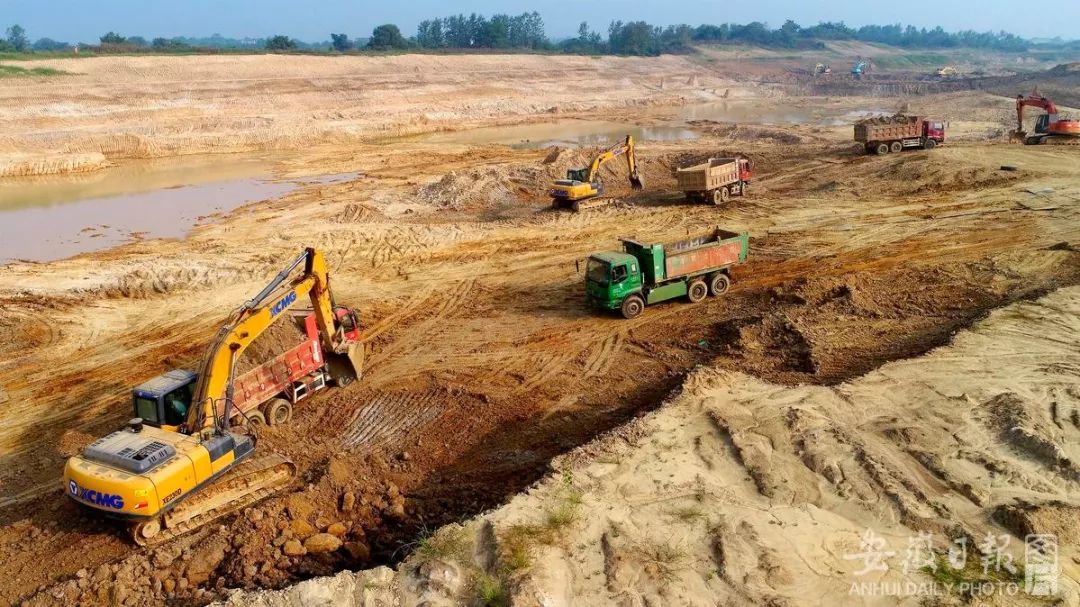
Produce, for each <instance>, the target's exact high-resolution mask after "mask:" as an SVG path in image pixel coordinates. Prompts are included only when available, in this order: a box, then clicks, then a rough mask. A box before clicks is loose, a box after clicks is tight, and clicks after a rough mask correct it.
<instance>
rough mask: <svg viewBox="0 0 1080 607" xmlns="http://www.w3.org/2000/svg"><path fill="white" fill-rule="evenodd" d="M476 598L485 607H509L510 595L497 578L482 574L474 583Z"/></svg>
mask: <svg viewBox="0 0 1080 607" xmlns="http://www.w3.org/2000/svg"><path fill="white" fill-rule="evenodd" d="M473 587H474V589H475V591H476V598H477V599H479V601H480V604H481V605H483V606H484V607H509V606H510V595H509V593H507V591H506V585H505V584H503V581H502V580H501V579H499V578H497V577H495V576H492V575H488V574H486V573H481V574H479V575H477V576H476V580H475V581H474V582H473Z"/></svg>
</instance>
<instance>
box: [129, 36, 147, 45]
mask: <svg viewBox="0 0 1080 607" xmlns="http://www.w3.org/2000/svg"><path fill="white" fill-rule="evenodd" d="M127 43H128V44H130V45H131V46H147V45H148V44H149V43H148V42H146V38H143V37H142V36H128V39H127Z"/></svg>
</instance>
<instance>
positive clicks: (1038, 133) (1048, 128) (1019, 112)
mask: <svg viewBox="0 0 1080 607" xmlns="http://www.w3.org/2000/svg"><path fill="white" fill-rule="evenodd" d="M1026 107H1037V108H1041V109H1043V110H1045V111H1046V113H1045V114H1039V117H1038V118H1037V119H1036V120H1035V131H1034V132H1033V133H1032V134H1030V135H1029V134H1027V133H1025V132H1024V108H1026ZM1015 135H1016V136H1017V137H1018V138H1023V140H1024V143H1025V144H1027V145H1038V144H1040V143H1042V142H1043V141H1044V140H1046V138H1047V137H1080V120H1072V119H1068V118H1061V117H1060V116H1058V109H1057V106H1056V105H1054V102H1053V101H1050V100H1049V99H1047V98H1046V97H1042V96H1040V95H1039V92H1038V91H1037V90H1036V91H1032V93H1031V94H1030V95H1028V96H1027V97H1025V96H1023V95H1017V96H1016V133H1015Z"/></svg>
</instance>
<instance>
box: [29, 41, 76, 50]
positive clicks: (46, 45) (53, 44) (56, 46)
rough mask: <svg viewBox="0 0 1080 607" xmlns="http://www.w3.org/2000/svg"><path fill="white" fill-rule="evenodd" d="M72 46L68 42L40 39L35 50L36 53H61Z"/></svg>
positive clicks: (35, 44) (35, 45)
mask: <svg viewBox="0 0 1080 607" xmlns="http://www.w3.org/2000/svg"><path fill="white" fill-rule="evenodd" d="M70 46H71V45H70V44H68V43H67V42H58V41H56V40H53V39H52V38H39V39H38V40H37V42H35V43H34V47H33V48H34V50H35V51H60V50H64V49H66V48H69V47H70Z"/></svg>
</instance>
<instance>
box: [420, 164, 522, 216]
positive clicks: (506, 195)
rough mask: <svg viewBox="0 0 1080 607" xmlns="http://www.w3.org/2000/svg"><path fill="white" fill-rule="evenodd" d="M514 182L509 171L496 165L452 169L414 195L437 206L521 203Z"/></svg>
mask: <svg viewBox="0 0 1080 607" xmlns="http://www.w3.org/2000/svg"><path fill="white" fill-rule="evenodd" d="M513 183H514V182H513V180H512V179H511V171H509V170H506V169H500V168H496V167H483V168H479V169H469V170H465V171H452V172H450V173H447V174H446V175H443V177H442V179H440V180H438V181H436V182H434V183H429V184H427V185H424V186H421V187H420V188H419V189H418V190H417V192H416V197H417V198H419V199H420V200H421V201H422V202H425V203H427V204H429V205H432V206H434V207H436V208H438V209H449V210H454V211H465V210H478V209H489V208H493V207H500V206H505V205H512V204H518V203H520V199H519V198H518V192H517V190H516V189H515V188H513V187H512V185H513Z"/></svg>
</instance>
